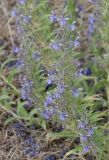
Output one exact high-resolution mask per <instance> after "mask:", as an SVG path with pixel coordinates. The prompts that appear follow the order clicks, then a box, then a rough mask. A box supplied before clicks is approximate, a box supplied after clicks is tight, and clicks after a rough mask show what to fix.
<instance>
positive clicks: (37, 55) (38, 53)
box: [32, 51, 41, 60]
mask: <svg viewBox="0 0 109 160" xmlns="http://www.w3.org/2000/svg"><path fill="white" fill-rule="evenodd" d="M32 58H33V59H34V60H39V59H40V58H41V54H40V52H39V51H36V52H35V53H33V55H32Z"/></svg>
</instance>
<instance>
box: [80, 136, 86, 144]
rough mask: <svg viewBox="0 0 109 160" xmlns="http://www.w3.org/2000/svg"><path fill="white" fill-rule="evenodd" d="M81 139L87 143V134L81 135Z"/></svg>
mask: <svg viewBox="0 0 109 160" xmlns="http://www.w3.org/2000/svg"><path fill="white" fill-rule="evenodd" d="M80 140H81V143H85V142H87V140H88V139H87V136H85V135H80Z"/></svg>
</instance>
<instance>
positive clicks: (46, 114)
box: [41, 108, 55, 120]
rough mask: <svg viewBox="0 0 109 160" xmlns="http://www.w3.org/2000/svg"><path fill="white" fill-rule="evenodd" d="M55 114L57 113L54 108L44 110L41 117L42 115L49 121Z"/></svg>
mask: <svg viewBox="0 0 109 160" xmlns="http://www.w3.org/2000/svg"><path fill="white" fill-rule="evenodd" d="M54 113H55V110H54V109H53V108H47V109H45V110H43V112H42V113H41V115H42V117H43V118H45V119H46V120H48V119H50V118H51V117H52V116H53V114H54Z"/></svg>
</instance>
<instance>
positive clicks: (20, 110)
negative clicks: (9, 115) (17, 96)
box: [17, 100, 29, 117]
mask: <svg viewBox="0 0 109 160" xmlns="http://www.w3.org/2000/svg"><path fill="white" fill-rule="evenodd" d="M25 104H26V102H20V101H19V100H18V103H17V114H18V115H20V116H21V117H29V114H28V112H27V111H26V109H25V108H24V105H25Z"/></svg>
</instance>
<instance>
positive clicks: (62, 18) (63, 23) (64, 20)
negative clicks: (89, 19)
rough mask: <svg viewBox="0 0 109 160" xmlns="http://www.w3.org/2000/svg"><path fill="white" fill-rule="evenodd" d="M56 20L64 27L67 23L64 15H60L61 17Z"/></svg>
mask: <svg viewBox="0 0 109 160" xmlns="http://www.w3.org/2000/svg"><path fill="white" fill-rule="evenodd" d="M58 22H59V24H60V26H61V27H64V26H66V24H67V19H66V18H64V17H61V18H59V20H58Z"/></svg>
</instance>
